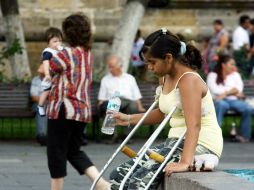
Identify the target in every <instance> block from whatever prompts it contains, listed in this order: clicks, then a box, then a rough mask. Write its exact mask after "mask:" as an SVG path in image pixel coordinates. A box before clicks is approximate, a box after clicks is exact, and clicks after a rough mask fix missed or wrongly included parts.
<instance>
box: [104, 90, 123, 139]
mask: <svg viewBox="0 0 254 190" xmlns="http://www.w3.org/2000/svg"><path fill="white" fill-rule="evenodd" d="M119 96H120V93H119V92H118V91H116V92H115V93H114V96H113V97H112V98H110V100H109V101H108V106H107V111H106V117H105V119H104V121H103V124H102V128H101V132H103V133H105V134H107V135H112V134H113V133H114V131H115V123H116V121H115V119H114V118H113V117H112V115H113V114H114V113H117V112H119V110H120V106H121V100H120V98H119Z"/></svg>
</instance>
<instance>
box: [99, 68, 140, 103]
mask: <svg viewBox="0 0 254 190" xmlns="http://www.w3.org/2000/svg"><path fill="white" fill-rule="evenodd" d="M115 91H119V92H120V97H122V98H125V99H128V100H132V101H136V100H139V99H141V98H142V96H141V93H140V90H139V88H138V85H137V82H136V80H135V78H134V77H133V76H132V75H130V74H128V73H123V74H122V75H120V76H117V77H116V76H113V75H112V74H111V73H109V74H107V75H106V76H104V77H103V78H102V80H101V85H100V90H99V95H98V100H100V101H106V100H109V99H110V98H111V97H112V96H113V95H114V93H115Z"/></svg>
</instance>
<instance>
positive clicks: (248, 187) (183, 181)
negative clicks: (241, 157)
mask: <svg viewBox="0 0 254 190" xmlns="http://www.w3.org/2000/svg"><path fill="white" fill-rule="evenodd" d="M222 189H223V190H240V189H244V190H253V189H254V183H251V182H249V181H247V180H245V179H241V178H240V177H236V176H233V175H231V174H228V173H225V172H223V171H216V172H186V173H174V174H172V175H171V176H170V177H165V179H164V190H222Z"/></svg>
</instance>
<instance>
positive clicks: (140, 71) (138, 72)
mask: <svg viewBox="0 0 254 190" xmlns="http://www.w3.org/2000/svg"><path fill="white" fill-rule="evenodd" d="M143 44H144V39H143V38H142V36H141V30H140V29H138V31H137V33H136V36H135V39H134V43H133V47H132V50H131V74H132V75H133V76H134V77H135V78H136V79H137V80H146V67H145V64H144V62H143V61H142V60H141V59H140V57H139V51H140V49H141V48H142V46H143Z"/></svg>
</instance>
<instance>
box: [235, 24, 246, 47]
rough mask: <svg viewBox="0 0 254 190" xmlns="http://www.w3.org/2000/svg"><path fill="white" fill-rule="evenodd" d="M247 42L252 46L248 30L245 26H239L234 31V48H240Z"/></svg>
mask: <svg viewBox="0 0 254 190" xmlns="http://www.w3.org/2000/svg"><path fill="white" fill-rule="evenodd" d="M245 44H247V47H248V48H249V47H250V39H249V34H248V31H247V30H245V29H244V28H243V27H241V26H238V27H237V28H236V29H235V31H234V33H233V49H234V50H239V49H240V48H241V47H242V46H244V45H245Z"/></svg>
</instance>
